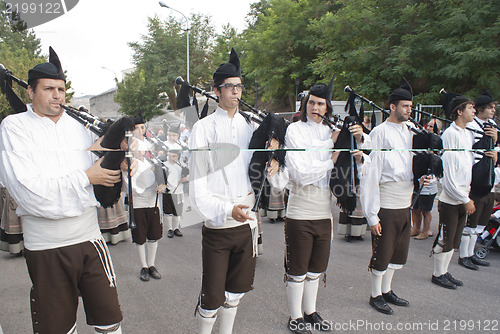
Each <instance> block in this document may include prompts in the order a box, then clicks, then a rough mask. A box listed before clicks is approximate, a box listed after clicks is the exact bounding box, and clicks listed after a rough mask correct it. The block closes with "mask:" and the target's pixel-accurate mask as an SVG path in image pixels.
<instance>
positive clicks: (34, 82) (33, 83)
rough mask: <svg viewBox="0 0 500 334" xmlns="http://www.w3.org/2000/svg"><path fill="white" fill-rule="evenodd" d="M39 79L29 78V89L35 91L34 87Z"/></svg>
mask: <svg viewBox="0 0 500 334" xmlns="http://www.w3.org/2000/svg"><path fill="white" fill-rule="evenodd" d="M39 81H40V79H31V80H30V83H29V85H30V86H31V89H32V90H33V92H35V93H36V87H37V86H38V82H39Z"/></svg>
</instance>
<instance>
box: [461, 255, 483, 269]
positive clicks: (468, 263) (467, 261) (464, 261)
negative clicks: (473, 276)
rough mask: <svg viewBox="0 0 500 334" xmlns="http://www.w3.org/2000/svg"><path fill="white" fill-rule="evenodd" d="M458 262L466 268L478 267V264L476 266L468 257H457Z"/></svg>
mask: <svg viewBox="0 0 500 334" xmlns="http://www.w3.org/2000/svg"><path fill="white" fill-rule="evenodd" d="M458 264H459V265H461V266H463V267H465V268H467V269H470V270H478V269H479V267H478V266H476V265H475V264H474V263H472V260H471V259H470V257H459V258H458Z"/></svg>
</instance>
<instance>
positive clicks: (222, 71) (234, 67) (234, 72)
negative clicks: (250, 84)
mask: <svg viewBox="0 0 500 334" xmlns="http://www.w3.org/2000/svg"><path fill="white" fill-rule="evenodd" d="M234 77H241V68H240V58H239V57H238V54H237V53H236V51H235V50H234V48H231V55H230V56H229V63H224V64H221V65H220V66H219V68H217V70H216V71H215V73H214V76H213V78H214V82H222V81H224V79H227V78H234Z"/></svg>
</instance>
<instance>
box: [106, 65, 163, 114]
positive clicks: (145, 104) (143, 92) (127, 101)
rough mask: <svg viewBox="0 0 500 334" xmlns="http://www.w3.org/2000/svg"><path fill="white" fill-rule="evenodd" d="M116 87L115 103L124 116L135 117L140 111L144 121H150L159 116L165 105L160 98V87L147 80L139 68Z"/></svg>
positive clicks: (156, 83)
mask: <svg viewBox="0 0 500 334" xmlns="http://www.w3.org/2000/svg"><path fill="white" fill-rule="evenodd" d="M117 86H118V92H117V94H116V96H115V102H117V103H119V104H120V105H121V108H120V111H121V112H122V113H124V114H125V115H129V116H135V115H137V112H138V110H141V111H142V113H143V115H144V118H145V119H151V118H152V117H154V116H155V115H160V114H161V113H162V112H161V109H162V108H164V107H165V105H166V103H165V99H164V98H161V92H162V90H161V86H160V85H159V84H158V82H154V81H153V80H148V79H147V78H146V76H145V71H144V70H142V69H140V68H138V69H136V70H135V71H134V72H133V73H132V74H129V75H126V76H125V78H124V79H123V81H122V82H119V83H117Z"/></svg>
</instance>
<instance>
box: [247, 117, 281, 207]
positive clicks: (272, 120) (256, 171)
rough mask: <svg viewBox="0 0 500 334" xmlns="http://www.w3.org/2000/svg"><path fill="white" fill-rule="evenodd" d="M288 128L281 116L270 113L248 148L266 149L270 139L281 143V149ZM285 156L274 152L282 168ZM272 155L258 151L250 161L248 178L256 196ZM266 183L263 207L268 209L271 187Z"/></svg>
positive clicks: (253, 136) (255, 132)
mask: <svg viewBox="0 0 500 334" xmlns="http://www.w3.org/2000/svg"><path fill="white" fill-rule="evenodd" d="M287 127H288V125H287V123H286V121H285V120H284V119H283V118H282V117H281V116H277V115H275V114H272V113H269V114H268V115H267V116H266V118H265V119H264V120H263V121H262V123H261V124H260V126H259V127H258V128H257V130H255V131H254V133H253V135H252V139H251V140H250V144H249V145H248V148H250V149H263V148H266V142H267V141H268V140H269V138H270V137H272V138H274V139H276V140H277V141H278V142H279V144H280V147H283V146H284V144H285V134H286V129H287ZM285 154H286V152H285V151H275V152H274V159H276V161H278V163H279V165H280V167H282V166H284V165H285ZM270 155H271V153H270V152H262V151H256V152H254V153H253V155H252V159H251V160H250V165H249V166H248V176H249V177H250V183H251V185H252V188H253V191H254V194H256V195H257V193H258V191H259V188H260V183H261V182H262V178H263V176H264V171H265V168H266V163H267V161H268V160H269V157H270ZM264 182H265V184H264V188H263V190H262V195H261V201H262V202H261V203H262V204H263V205H262V206H263V207H265V208H267V206H268V204H269V194H270V191H271V187H270V185H269V182H268V181H267V180H265V181H264Z"/></svg>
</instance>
